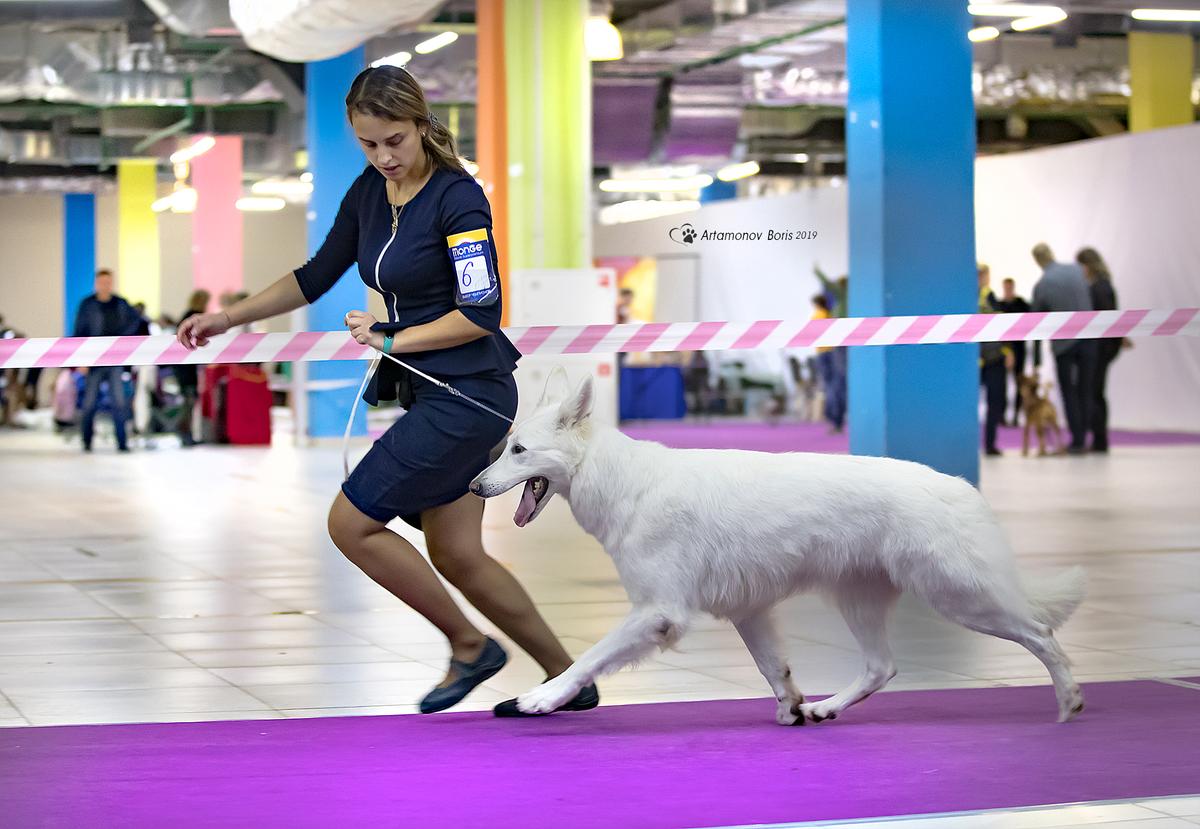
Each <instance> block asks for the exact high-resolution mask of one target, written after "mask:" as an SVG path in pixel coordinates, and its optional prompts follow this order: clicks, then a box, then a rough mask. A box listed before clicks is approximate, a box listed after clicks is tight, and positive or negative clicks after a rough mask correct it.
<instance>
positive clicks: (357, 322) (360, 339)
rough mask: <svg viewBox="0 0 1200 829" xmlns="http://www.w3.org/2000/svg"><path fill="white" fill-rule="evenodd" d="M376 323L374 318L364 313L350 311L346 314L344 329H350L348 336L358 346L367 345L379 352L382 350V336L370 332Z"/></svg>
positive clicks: (376, 332)
mask: <svg viewBox="0 0 1200 829" xmlns="http://www.w3.org/2000/svg"><path fill="white" fill-rule="evenodd" d="M376 322H377V320H376V319H375V317H373V316H371V315H370V314H368V313H367V312H366V311H351V312H350V313H349V314H346V327H347V328H349V329H350V336H351V337H353V338H354V341H355V342H356V343H358V344H359V345H369V346H371V348H373V349H375V350H376V351H380V350H382V349H383V334H382V333H380V332H378V331H372V330H371V326H372V325H374V324H375V323H376Z"/></svg>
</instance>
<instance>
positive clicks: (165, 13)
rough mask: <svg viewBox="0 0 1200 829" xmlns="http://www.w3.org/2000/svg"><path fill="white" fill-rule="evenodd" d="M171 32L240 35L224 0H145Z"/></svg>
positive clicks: (194, 35) (143, 0)
mask: <svg viewBox="0 0 1200 829" xmlns="http://www.w3.org/2000/svg"><path fill="white" fill-rule="evenodd" d="M142 2H143V3H145V4H146V5H147V6H148V7H149V8H150V10H151V11H152V12H154V13H155V14H156V15H158V19H159V20H161V21H162V22H163V23H165V24H166V25H167V27H168V28H170V29H171V31H173V32H176V33H178V34H181V35H190V36H191V37H236V36H237V34H238V30H237V27H236V26H234V25H233V18H232V17H230V15H229V7H228V5H227V4H225V3H224V2H214V0H142Z"/></svg>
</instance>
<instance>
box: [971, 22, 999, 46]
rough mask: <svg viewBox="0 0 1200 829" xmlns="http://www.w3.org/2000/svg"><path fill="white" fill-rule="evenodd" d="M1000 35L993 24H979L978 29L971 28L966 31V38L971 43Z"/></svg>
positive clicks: (993, 38) (992, 38)
mask: <svg viewBox="0 0 1200 829" xmlns="http://www.w3.org/2000/svg"><path fill="white" fill-rule="evenodd" d="M998 37H1000V30H999V29H997V28H996V27H995V26H980V27H979V28H978V29H972V30H971V31H969V32H967V39H968V40H970V41H971V42H972V43H979V42H980V41H984V40H995V39H996V38H998Z"/></svg>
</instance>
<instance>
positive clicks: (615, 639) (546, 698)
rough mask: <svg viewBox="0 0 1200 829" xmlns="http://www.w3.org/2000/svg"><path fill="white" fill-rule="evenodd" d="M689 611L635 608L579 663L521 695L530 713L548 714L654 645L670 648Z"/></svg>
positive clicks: (523, 706)
mask: <svg viewBox="0 0 1200 829" xmlns="http://www.w3.org/2000/svg"><path fill="white" fill-rule="evenodd" d="M687 617H688V614H687V613H684V612H682V611H672V610H666V609H663V608H653V607H635V608H634V609H633V611H632V612H631V613H630V614H629V615H628V616H626V617H625V619H624V621H622V622H621V624H620V625H618V626H617V627H616V628H614V629H613V630H612V631H610V632H609V633H608V634H607V635H606V636H605V637H604V638H603V639H601V640H600V641H599V642H597V643H596V644H595V645H592V646H591V647H590V648H588V649H587V650H586V651H584V652H583V655H582V656H580V657H579V659H577V660H576V661H575V664H574V665H572V666H571V667H570V668H568V669H567V670H566V671H564V672H563V673H561V674H559V675H558V676H556V677H555V678H554V679H552V680H550V681H549V682H546V683H543V684H542V685H539V686H537V687H536V688H533V689H531V690H529V691H526V692H525V693H524V694H522V695H521V696H520V697H518V698H517V707H518V708H519V709H520V710H521V711H523V712H525V713H526V714H548V713H550V712H551V711H553V710H554V709H556V708H558V707H559V706H560V705H562V704H563V703H565V702H566V701H567V700H569V699H571V697H573V696H575V695H576V694H577V693H579V690H580V689H581V688H583V687H584V686H585V685H587V684H589V683H591V682H595V681H596V678H597V677H599V676H603V675H604V674H608V673H612V672H613V671H617V670H620V669H621V668H624V667H625V666H626V665H629V664H631V663H633V662H637V661H638V660H639V659H642V658H644V657H645V656H646V655H647V654H649V653H650V651H652V650H653V649H654V648H656V647H658V648H664V649H665V648H669V647H671V646H672V645H674V644H675V643H676V642H678V641H679V639H680V637H682V636H683V633H684V631H685V630H686V627H687Z"/></svg>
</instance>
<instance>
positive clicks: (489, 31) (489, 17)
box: [475, 0, 509, 325]
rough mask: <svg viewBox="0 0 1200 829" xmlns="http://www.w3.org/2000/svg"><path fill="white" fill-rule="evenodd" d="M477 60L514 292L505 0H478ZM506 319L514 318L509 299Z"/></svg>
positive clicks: (485, 135) (503, 262)
mask: <svg viewBox="0 0 1200 829" xmlns="http://www.w3.org/2000/svg"><path fill="white" fill-rule="evenodd" d="M475 23H476V26H475V31H476V32H477V35H476V38H475V49H476V55H475V57H476V64H477V66H478V69H477V71H478V74H479V82H478V92H477V94H476V99H475V100H476V105H475V155H476V159H475V160H476V163H478V164H479V179H480V181H482V182H483V189H484V192H485V193H487V197H488V201H489V202H491V205H492V235H493V236H494V237H495V239H496V247H497V248H498V250H497V254H496V255H497V257H498V259H499V264H500V285H501V290H502V291H503V292H504V294H505V295H506V296H507V295H508V262H509V257H508V248H509V235H508V118H507V114H506V113H507V103H506V99H505V93H504V85H505V76H504V0H475ZM501 324H502V325H507V324H508V303H507V302H506V303H505V305H504V318H503V320H502V321H501Z"/></svg>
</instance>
